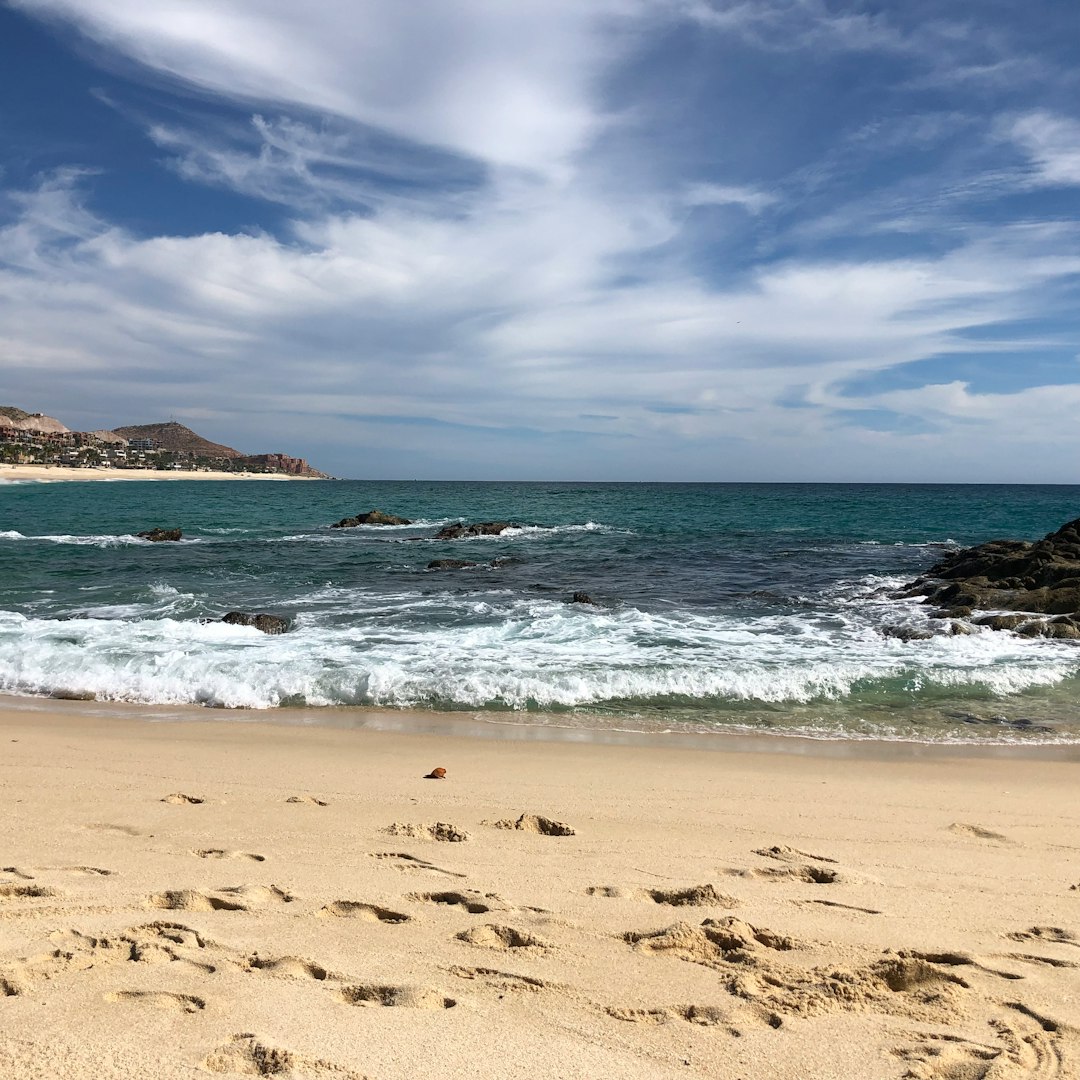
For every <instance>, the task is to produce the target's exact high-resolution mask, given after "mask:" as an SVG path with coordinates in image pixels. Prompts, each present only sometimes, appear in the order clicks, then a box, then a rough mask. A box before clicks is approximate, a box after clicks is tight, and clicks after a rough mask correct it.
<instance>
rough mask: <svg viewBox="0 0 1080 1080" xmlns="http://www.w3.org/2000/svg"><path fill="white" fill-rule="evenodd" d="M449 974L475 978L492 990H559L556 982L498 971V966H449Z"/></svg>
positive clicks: (463, 977)
mask: <svg viewBox="0 0 1080 1080" xmlns="http://www.w3.org/2000/svg"><path fill="white" fill-rule="evenodd" d="M450 974H451V975H456V976H457V978H459V979H476V980H479V981H480V982H483V983H485V984H486V985H487V986H488V987H490V988H491V989H492V990H503V991H507V990H510V991H514V992H517V991H525V992H527V993H533V994H535V993H538V992H539V991H541V990H561V989H562V987H561V986H560V985H559V984H558V983H552V982H547V981H546V980H544V979H537V978H535V977H534V976H532V975H518V974H517V973H515V972H513V971H500V970H499V969H498V968H487V967H460V966H457V965H455V966H454V967H452V968H450Z"/></svg>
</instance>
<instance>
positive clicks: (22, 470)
mask: <svg viewBox="0 0 1080 1080" xmlns="http://www.w3.org/2000/svg"><path fill="white" fill-rule="evenodd" d="M314 479H318V478H317V477H312V476H286V475H285V474H284V473H246V472H242V473H234V472H186V471H184V470H181V469H175V470H173V469H170V470H168V471H164V470H162V471H159V470H157V469H105V468H100V469H72V468H67V467H65V466H63V465H4V466H0V486H2V485H3V484H4V483H5V482H6V483H10V482H12V481H21V482H23V483H25V482H27V481H36V482H38V483H43V484H56V483H61V482H64V481H71V480H81V481H87V480H314Z"/></svg>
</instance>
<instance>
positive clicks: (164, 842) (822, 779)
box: [0, 701, 1080, 1080]
mask: <svg viewBox="0 0 1080 1080" xmlns="http://www.w3.org/2000/svg"><path fill="white" fill-rule="evenodd" d="M53 704H54V705H56V706H70V705H77V704H79V703H68V702H54V703H53ZM0 743H2V744H3V745H4V747H5V754H4V761H3V768H2V770H0V790H2V793H3V798H4V803H5V813H6V815H7V821H8V830H7V836H6V839H5V847H4V862H5V864H6V865H5V866H4V867H3V868H2V869H0V907H2V913H3V934H2V935H0V938H2V940H0V986H2V988H3V993H2V995H0V1013H2V1016H3V1024H2V1025H0V1074H2V1075H3V1076H4V1077H5V1080H32V1078H35V1077H41V1076H63V1077H65V1078H66V1080H127V1078H130V1077H133V1076H153V1077H155V1080H195V1078H196V1077H200V1076H205V1075H207V1074H210V1075H220V1074H226V1075H230V1076H231V1075H241V1074H242V1075H255V1074H259V1075H262V1074H264V1072H265V1069H263V1068H262V1065H264V1064H265V1063H266V1062H267V1061H270V1062H273V1063H278V1064H280V1066H281V1067H280V1068H278V1069H277V1070H276V1071H277V1072H281V1073H282V1075H290V1076H293V1075H295V1076H304V1077H310V1078H312V1080H332V1078H339V1080H361V1078H363V1077H366V1078H370V1080H414V1078H415V1077H417V1076H424V1077H425V1078H427V1080H460V1078H461V1077H463V1076H468V1077H473V1078H475V1080H507V1078H508V1077H520V1078H526V1077H527V1078H528V1080H569V1078H578V1077H580V1078H583V1080H584V1078H586V1077H589V1078H591V1077H599V1076H603V1077H605V1078H606V1080H681V1078H691V1080H747V1078H749V1077H754V1078H761V1080H794V1078H796V1077H815V1078H825V1077H828V1078H829V1080H901V1078H903V1077H909V1078H911V1077H923V1078H927V1080H929V1078H934V1077H939V1078H940V1077H944V1076H968V1075H971V1076H975V1075H978V1070H979V1069H982V1070H983V1074H984V1075H987V1076H989V1075H991V1073H990V1072H986V1066H987V1065H988V1063H989V1064H991V1065H992V1066H993V1075H997V1074H998V1073H1000V1075H1001V1076H1002V1077H1005V1076H1010V1077H1011V1076H1014V1075H1015V1076H1018V1077H1019V1076H1021V1075H1036V1074H1039V1073H1040V1070H1041V1069H1042V1067H1043V1066H1044V1065H1045V1064H1046V1063H1047V1062H1050V1063H1051V1064H1052V1065H1053V1071H1054V1075H1060V1076H1062V1077H1064V1076H1066V1075H1070V1076H1071V1075H1074V1070H1075V1069H1076V1067H1077V1065H1078V1063H1080V1036H1078V1031H1080V1002H1078V1000H1077V997H1076V994H1075V992H1074V989H1073V986H1074V983H1075V970H1074V969H1075V968H1076V957H1075V954H1076V940H1077V937H1076V934H1075V933H1074V932H1073V930H1072V929H1069V928H1076V927H1077V920H1078V919H1080V897H1078V894H1077V892H1076V891H1075V889H1076V886H1077V885H1078V884H1080V865H1078V862H1077V858H1078V853H1080V848H1078V847H1077V844H1076V836H1077V834H1078V832H1080V807H1078V805H1077V802H1076V799H1075V785H1076V776H1077V769H1076V766H1075V765H1074V764H1071V763H1066V762H1047V761H1017V760H1008V761H1006V760H971V759H968V760H940V759H937V760H925V761H923V760H893V761H869V760H867V761H858V762H852V761H844V760H836V759H829V758H822V757H810V756H805V755H803V756H800V755H778V754H761V753H740V754H731V755H725V754H702V753H700V752H698V751H697V750H692V749H684V750H678V749H673V750H672V751H670V752H669V753H665V754H656V753H654V752H653V751H652V750H651V749H650V748H645V747H633V746H601V745H596V744H581V745H571V744H566V743H556V742H536V743H527V744H526V743H520V742H508V741H501V740H469V741H466V740H463V739H460V738H455V737H453V736H440V735H430V734H413V735H403V734H400V733H389V732H378V731H371V730H363V729H359V730H343V729H335V728H329V727H313V728H299V727H290V726H285V725H254V724H250V723H234V724H230V723H223V722H214V721H213V720H210V721H206V720H204V721H203V722H200V723H184V724H177V723H171V724H169V723H157V724H150V723H146V722H144V721H142V720H140V719H138V718H137V717H134V716H129V717H126V718H125V717H116V716H113V717H100V716H98V717H94V716H89V715H87V714H86V713H85V710H80V709H73V708H53V709H50V710H42V711H41V712H40V713H28V712H21V711H12V710H11V709H10V708H9V707H8V705H7V703H6V702H3V701H0ZM435 767H441V768H445V769H446V770H447V779H446V780H443V781H437V782H432V781H429V780H426V779H424V775H425V774H426V773H427V772H429V771H430V770H431V769H433V768H435ZM515 823H517V825H516V826H515ZM556 827H559V828H562V829H563V830H564V831H563V832H558V831H555V829H556ZM545 830H546V831H545ZM1057 928H1062V929H1057ZM1004 979H1007V980H1009V981H1008V982H1003V980H1004ZM1047 1075H1049V1073H1047Z"/></svg>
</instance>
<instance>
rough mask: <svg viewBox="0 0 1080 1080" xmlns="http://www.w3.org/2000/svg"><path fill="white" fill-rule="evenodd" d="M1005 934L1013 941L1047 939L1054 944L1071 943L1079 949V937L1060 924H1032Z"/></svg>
mask: <svg viewBox="0 0 1080 1080" xmlns="http://www.w3.org/2000/svg"><path fill="white" fill-rule="evenodd" d="M1005 936H1006V937H1007V938H1011V939H1012V940H1013V941H1049V942H1053V943H1054V944H1055V945H1072V946H1074V947H1075V948H1078V949H1080V938H1077V936H1076V934H1074V933H1073V932H1072V931H1071V930H1065V929H1063V928H1062V927H1060V926H1032V927H1030V928H1029V929H1027V930H1014V931H1013V932H1012V933H1011V934H1006V935H1005Z"/></svg>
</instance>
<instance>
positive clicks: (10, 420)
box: [0, 405, 68, 433]
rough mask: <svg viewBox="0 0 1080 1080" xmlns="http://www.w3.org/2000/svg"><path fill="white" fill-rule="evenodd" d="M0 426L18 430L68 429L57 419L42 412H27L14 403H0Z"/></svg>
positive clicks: (56, 430) (51, 430) (54, 430)
mask: <svg viewBox="0 0 1080 1080" xmlns="http://www.w3.org/2000/svg"><path fill="white" fill-rule="evenodd" d="M0 426H2V427H13V428H17V429H18V430H19V431H49V432H57V433H58V432H64V431H67V430H68V429H67V428H66V427H64V425H63V424H61V423H60V421H59V420H56V419H54V418H53V417H51V416H45V415H44V414H42V413H28V412H25V411H24V410H22V409H17V408H15V406H14V405H0Z"/></svg>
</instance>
